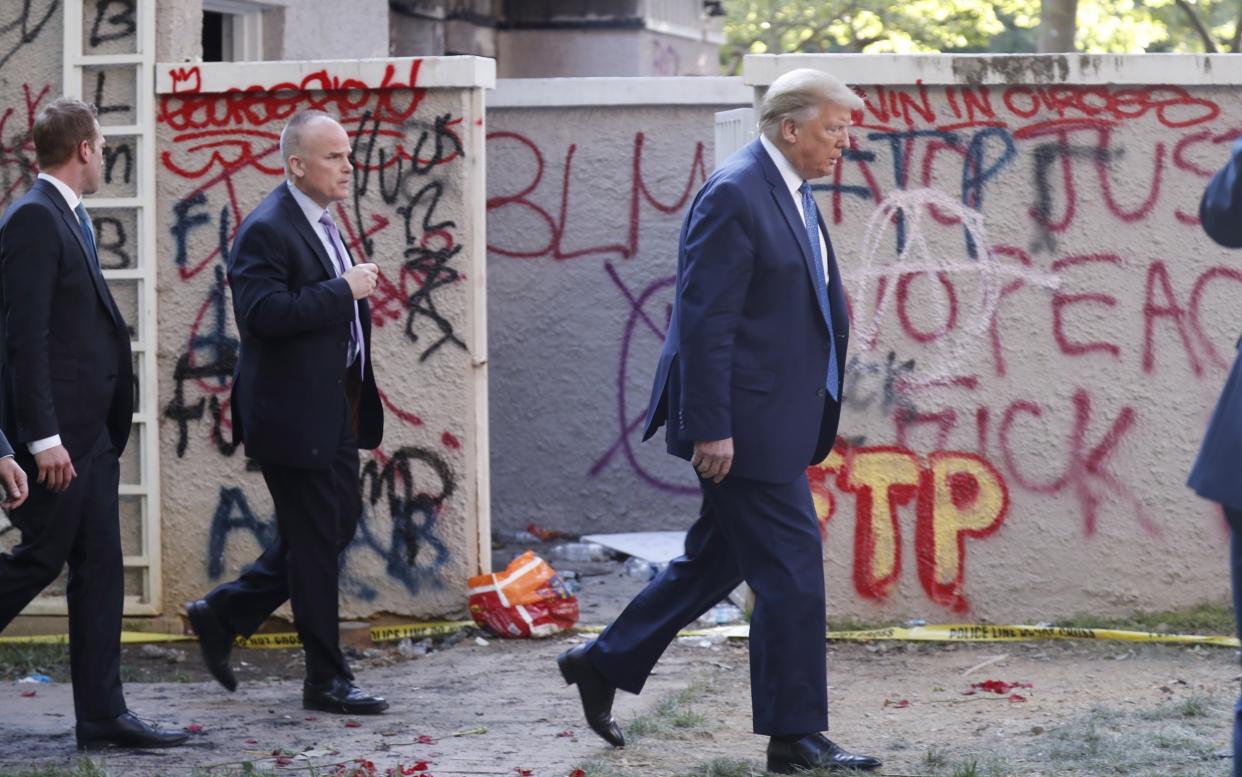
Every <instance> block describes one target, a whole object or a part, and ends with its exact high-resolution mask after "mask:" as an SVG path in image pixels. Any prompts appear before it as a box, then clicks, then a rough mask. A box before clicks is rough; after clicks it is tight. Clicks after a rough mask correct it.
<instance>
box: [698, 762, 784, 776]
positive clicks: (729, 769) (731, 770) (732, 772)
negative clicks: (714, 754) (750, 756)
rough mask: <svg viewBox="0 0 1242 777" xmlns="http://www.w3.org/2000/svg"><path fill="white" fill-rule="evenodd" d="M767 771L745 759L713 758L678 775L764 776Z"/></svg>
mask: <svg viewBox="0 0 1242 777" xmlns="http://www.w3.org/2000/svg"><path fill="white" fill-rule="evenodd" d="M767 773H768V772H767V770H766V769H760V768H758V767H756V766H755V765H754V764H752V763H749V762H747V761H738V760H734V759H732V758H713V759H712V760H710V761H708V762H707V763H701V764H699V765H698V766H696V767H694V768H693V769H691V770H690V771H688V772H683V773H682V774H681V775H679V776H678V777H765V775H766V774H767Z"/></svg>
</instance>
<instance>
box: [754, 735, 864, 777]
mask: <svg viewBox="0 0 1242 777" xmlns="http://www.w3.org/2000/svg"><path fill="white" fill-rule="evenodd" d="M879 766H880V761H879V759H877V758H872V757H871V756H869V755H854V754H853V753H851V752H848V751H846V750H843V749H841V748H840V747H839V746H838V745H836V744H835V743H833V741H832V740H831V739H828V737H826V736H824V735H823V734H807V735H806V736H804V737H802V738H801V739H795V740H794V741H792V742H786V741H783V740H780V739H776V738H775V737H773V738H772V739H771V740H770V741H769V742H768V771H769V772H776V773H777V774H797V773H798V772H801V771H804V770H808V769H858V770H861V771H866V770H869V769H875V768H878V767H879Z"/></svg>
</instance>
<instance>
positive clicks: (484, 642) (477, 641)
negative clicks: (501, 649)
mask: <svg viewBox="0 0 1242 777" xmlns="http://www.w3.org/2000/svg"><path fill="white" fill-rule="evenodd" d="M474 644H476V645H478V646H479V647H487V646H488V644H490V643H488V641H487V640H485V639H483V638H482V637H475V638H474Z"/></svg>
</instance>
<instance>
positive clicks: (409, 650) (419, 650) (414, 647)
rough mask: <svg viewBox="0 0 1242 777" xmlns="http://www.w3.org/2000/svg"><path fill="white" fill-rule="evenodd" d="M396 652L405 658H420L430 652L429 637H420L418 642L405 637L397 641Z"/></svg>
mask: <svg viewBox="0 0 1242 777" xmlns="http://www.w3.org/2000/svg"><path fill="white" fill-rule="evenodd" d="M397 652H398V653H400V654H401V655H403V656H405V657H406V658H422V657H423V656H425V655H427V654H428V653H430V652H431V637H427V638H425V639H421V640H419V641H418V642H415V641H414V640H412V639H410V638H409V637H405V638H404V639H402V640H401V641H400V642H398V643H397Z"/></svg>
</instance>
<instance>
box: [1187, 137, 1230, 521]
mask: <svg viewBox="0 0 1242 777" xmlns="http://www.w3.org/2000/svg"><path fill="white" fill-rule="evenodd" d="M1199 219H1200V220H1201V221H1202V222H1203V230H1204V231H1205V232H1207V233H1208V235H1209V236H1210V237H1211V238H1212V239H1213V240H1215V241H1216V242H1218V243H1220V244H1221V245H1223V246H1226V247H1227V248H1242V139H1240V140H1238V141H1237V142H1236V143H1234V144H1233V158H1232V159H1231V160H1229V164H1227V165H1225V167H1224V168H1223V169H1222V170H1220V171H1219V172H1217V173H1216V175H1215V176H1214V177H1213V178H1212V180H1211V182H1210V183H1209V184H1208V187H1207V190H1206V191H1204V193H1203V201H1202V202H1201V203H1200V205H1199ZM1240 344H1242V343H1240ZM1187 485H1189V486H1190V487H1191V488H1193V489H1194V490H1195V493H1197V494H1199V496H1201V497H1203V498H1205V499H1211V500H1212V501H1213V502H1219V503H1221V504H1223V505H1225V506H1226V507H1231V508H1234V509H1237V510H1242V352H1239V354H1238V355H1236V356H1235V357H1234V360H1233V368H1232V369H1230V371H1229V378H1228V379H1227V380H1226V381H1225V388H1224V389H1223V390H1222V391H1221V393H1220V398H1219V399H1218V400H1217V401H1216V410H1214V411H1213V412H1212V420H1211V421H1210V422H1209V423H1208V428H1207V432H1205V433H1204V435H1203V444H1202V446H1201V447H1200V448H1199V458H1198V459H1196V460H1195V466H1194V468H1193V469H1192V470H1191V471H1190V479H1189V481H1188V482H1187Z"/></svg>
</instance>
